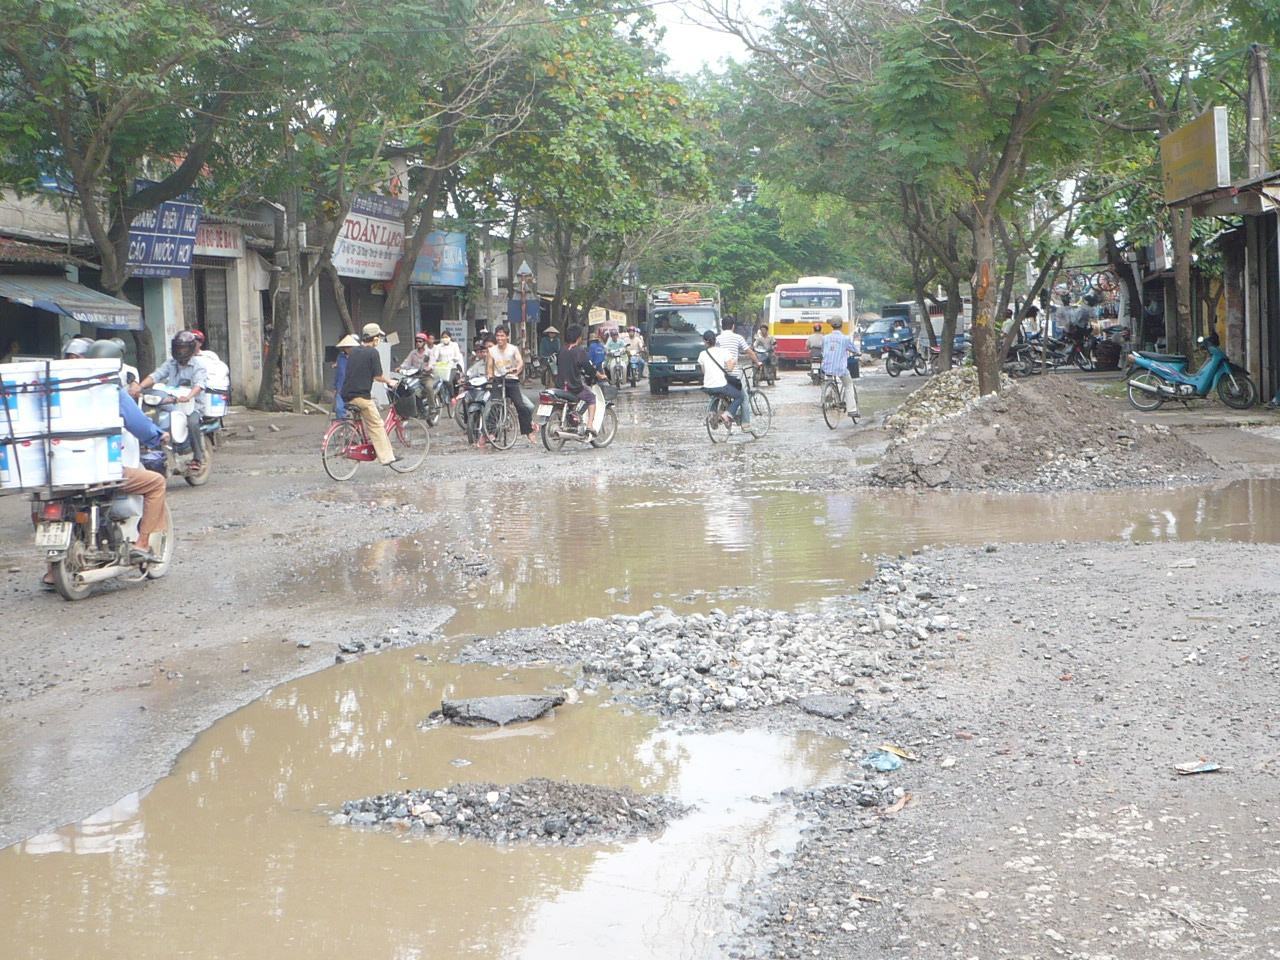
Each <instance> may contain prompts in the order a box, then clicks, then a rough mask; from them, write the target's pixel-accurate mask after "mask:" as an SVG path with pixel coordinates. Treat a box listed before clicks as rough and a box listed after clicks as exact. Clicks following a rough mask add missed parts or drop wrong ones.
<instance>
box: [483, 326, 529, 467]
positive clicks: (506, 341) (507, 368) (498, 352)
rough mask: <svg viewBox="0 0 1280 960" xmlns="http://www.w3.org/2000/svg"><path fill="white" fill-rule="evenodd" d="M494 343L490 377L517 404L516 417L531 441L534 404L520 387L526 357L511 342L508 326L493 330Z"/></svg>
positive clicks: (491, 353)
mask: <svg viewBox="0 0 1280 960" xmlns="http://www.w3.org/2000/svg"><path fill="white" fill-rule="evenodd" d="M493 339H494V345H493V346H492V347H490V348H489V365H488V371H489V379H490V380H492V381H493V382H494V385H495V386H498V387H500V389H501V390H502V392H503V393H505V394H506V397H507V399H508V400H510V401H511V402H512V403H514V404H515V405H516V417H517V418H518V419H519V421H520V432H521V433H522V434H524V436H525V438H526V439H527V440H528V441H529V442H530V443H536V442H537V441H536V440H534V438H533V404H531V403H530V402H529V398H528V397H526V396H525V395H524V391H523V390H521V389H520V375H521V373H523V372H524V357H522V356H521V355H520V348H519V347H517V346H516V345H515V344H514V343H512V342H511V339H510V335H509V334H508V332H507V328H506V327H503V326H499V327H497V328H496V329H494V331H493Z"/></svg>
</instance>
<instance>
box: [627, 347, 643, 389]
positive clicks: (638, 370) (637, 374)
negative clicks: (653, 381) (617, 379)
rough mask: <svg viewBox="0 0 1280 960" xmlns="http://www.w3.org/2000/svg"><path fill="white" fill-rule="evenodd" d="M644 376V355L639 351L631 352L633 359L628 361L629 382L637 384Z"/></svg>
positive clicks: (633, 384) (632, 384)
mask: <svg viewBox="0 0 1280 960" xmlns="http://www.w3.org/2000/svg"><path fill="white" fill-rule="evenodd" d="M643 376H644V357H642V356H640V354H638V353H633V354H631V359H630V360H628V361H627V383H628V384H630V385H631V386H633V387H634V386H635V385H636V384H637V383H639V382H640V379H641V378H642V377H643Z"/></svg>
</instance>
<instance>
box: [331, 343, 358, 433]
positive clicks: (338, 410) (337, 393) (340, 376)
mask: <svg viewBox="0 0 1280 960" xmlns="http://www.w3.org/2000/svg"><path fill="white" fill-rule="evenodd" d="M358 346H360V341H359V340H357V339H356V338H355V337H353V336H352V335H351V334H349V333H348V334H347V335H346V336H345V337H343V338H342V339H341V340H339V341H338V359H337V360H336V361H334V364H333V368H334V370H333V415H334V417H336V418H337V419H339V420H345V419H346V418H347V401H345V400H343V399H342V387H343V385H344V384H345V383H346V381H347V360H348V359H350V356H351V348H352V347H358Z"/></svg>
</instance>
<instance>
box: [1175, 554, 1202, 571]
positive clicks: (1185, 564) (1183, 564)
mask: <svg viewBox="0 0 1280 960" xmlns="http://www.w3.org/2000/svg"><path fill="white" fill-rule="evenodd" d="M1194 566H1196V561H1195V558H1194V557H1188V558H1187V559H1185V560H1175V561H1173V563H1171V564H1169V569H1170V570H1190V569H1192V568H1193V567H1194Z"/></svg>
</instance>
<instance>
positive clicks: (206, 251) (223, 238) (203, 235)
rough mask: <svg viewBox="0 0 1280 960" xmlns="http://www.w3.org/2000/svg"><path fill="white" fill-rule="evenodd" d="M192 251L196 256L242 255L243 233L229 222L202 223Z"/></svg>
mask: <svg viewBox="0 0 1280 960" xmlns="http://www.w3.org/2000/svg"><path fill="white" fill-rule="evenodd" d="M193 252H194V253H195V255H196V256H198V257H243V256H244V233H243V232H241V230H240V228H239V227H237V226H236V225H235V224H231V223H202V224H200V229H198V230H197V231H196V245H195V249H194V250H193Z"/></svg>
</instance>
